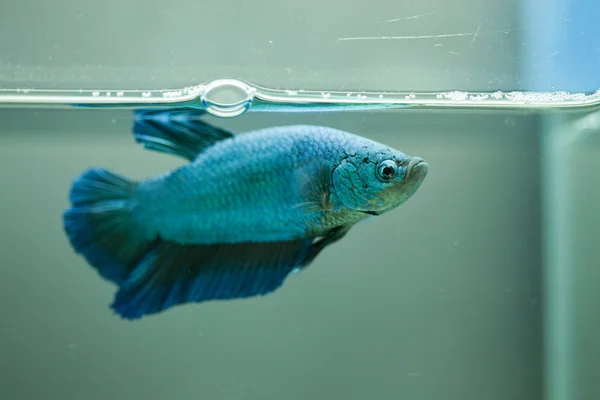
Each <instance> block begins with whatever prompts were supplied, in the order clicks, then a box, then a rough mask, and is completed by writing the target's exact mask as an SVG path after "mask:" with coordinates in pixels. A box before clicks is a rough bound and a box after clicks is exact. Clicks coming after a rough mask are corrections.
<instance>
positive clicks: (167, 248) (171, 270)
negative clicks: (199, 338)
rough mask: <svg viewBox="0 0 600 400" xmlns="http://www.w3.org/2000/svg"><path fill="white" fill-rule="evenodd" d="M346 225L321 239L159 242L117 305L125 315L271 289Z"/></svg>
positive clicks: (137, 268) (123, 288) (122, 288)
mask: <svg viewBox="0 0 600 400" xmlns="http://www.w3.org/2000/svg"><path fill="white" fill-rule="evenodd" d="M348 229H349V228H347V227H340V228H336V229H333V230H332V231H330V232H328V233H327V234H325V235H324V236H322V237H319V238H306V239H298V240H292V241H285V242H266V243H239V244H213V245H182V244H176V243H172V242H165V241H158V242H157V244H156V245H155V246H154V247H153V248H152V249H151V250H150V251H149V252H148V253H147V254H146V255H145V257H144V258H142V259H141V261H140V262H139V263H138V264H137V265H136V266H135V268H133V269H132V270H131V273H130V274H129V276H128V279H127V280H126V281H125V282H124V283H123V284H122V285H121V286H120V289H119V291H118V292H117V294H116V296H115V300H114V302H113V304H112V306H111V307H112V308H113V310H115V311H116V312H117V313H118V314H119V315H121V316H122V317H123V318H125V319H138V318H141V317H143V316H144V315H150V314H156V313H159V312H161V311H164V310H166V309H169V308H171V307H174V306H177V305H181V304H186V303H200V302H205V301H210V300H231V299H241V298H249V297H254V296H260V295H266V294H269V293H271V292H273V291H275V290H276V289H278V288H279V287H280V286H282V285H283V283H284V281H285V279H286V277H287V276H288V275H289V274H290V273H292V272H295V271H297V270H300V269H303V268H305V267H307V266H308V265H309V264H310V263H311V262H313V261H314V259H315V258H316V257H317V255H318V254H319V253H320V252H321V251H322V250H323V249H324V248H325V247H326V246H328V245H330V244H332V243H334V242H336V241H338V240H340V239H341V238H342V237H343V236H344V235H345V234H346V232H347V231H348Z"/></svg>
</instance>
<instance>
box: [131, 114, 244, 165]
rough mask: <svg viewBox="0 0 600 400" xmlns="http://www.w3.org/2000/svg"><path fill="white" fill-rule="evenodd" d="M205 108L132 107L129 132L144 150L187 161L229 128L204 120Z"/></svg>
mask: <svg viewBox="0 0 600 400" xmlns="http://www.w3.org/2000/svg"><path fill="white" fill-rule="evenodd" d="M205 114H206V112H204V111H202V110H195V109H178V110H169V109H167V110H165V109H162V110H136V111H134V117H135V118H134V123H133V134H134V136H135V139H136V142H138V143H141V144H143V145H144V147H145V148H146V149H148V150H153V151H159V152H163V153H169V154H175V155H178V156H180V157H183V158H185V159H187V160H189V161H192V160H194V159H195V158H196V157H197V156H198V154H200V153H202V152H203V151H204V150H205V149H207V148H208V147H210V146H212V145H213V144H215V143H217V142H219V141H221V140H225V139H228V138H231V137H233V136H234V134H233V133H232V132H229V131H227V130H225V129H221V128H217V127H214V126H211V125H209V124H207V123H206V122H204V121H202V120H201V119H200V118H201V117H202V116H203V115H205Z"/></svg>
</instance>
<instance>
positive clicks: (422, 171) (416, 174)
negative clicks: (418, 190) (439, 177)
mask: <svg viewBox="0 0 600 400" xmlns="http://www.w3.org/2000/svg"><path fill="white" fill-rule="evenodd" d="M428 171H429V164H427V161H425V160H424V159H422V158H420V157H412V158H411V160H410V162H409V163H408V167H406V180H407V181H408V180H410V181H421V180H423V178H425V175H427V172H428Z"/></svg>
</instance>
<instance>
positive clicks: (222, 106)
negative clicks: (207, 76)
mask: <svg viewBox="0 0 600 400" xmlns="http://www.w3.org/2000/svg"><path fill="white" fill-rule="evenodd" d="M254 92H255V89H253V88H251V87H250V86H248V85H246V84H245V83H244V82H240V81H238V80H235V79H219V80H216V81H213V82H211V83H209V84H208V85H206V87H205V88H204V92H203V93H202V95H201V96H200V101H201V102H202V106H203V107H204V108H205V109H206V111H208V112H209V113H211V114H212V115H214V116H216V117H221V118H233V117H237V116H240V115H242V114H244V113H245V112H246V111H248V109H249V108H250V106H251V105H252V100H253V99H254Z"/></svg>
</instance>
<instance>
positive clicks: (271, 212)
mask: <svg viewBox="0 0 600 400" xmlns="http://www.w3.org/2000/svg"><path fill="white" fill-rule="evenodd" d="M134 113H135V119H134V124H133V133H134V136H135V138H136V141H137V142H138V143H141V144H143V145H144V146H145V147H146V148H147V149H150V150H154V151H159V152H165V153H171V154H174V155H177V156H180V157H182V158H184V159H186V160H188V161H189V162H188V163H186V164H185V165H183V166H181V167H179V168H177V169H175V170H173V171H171V172H168V173H166V174H163V175H160V176H156V177H153V178H150V179H147V180H144V181H140V182H136V181H134V180H131V179H128V178H125V177H122V176H119V175H117V174H115V173H113V172H110V171H108V170H106V169H103V168H91V169H88V170H87V171H85V172H84V173H83V174H82V175H80V176H79V177H78V178H76V179H75V180H74V182H73V185H72V188H71V191H70V196H69V199H70V202H71V206H70V208H69V209H67V210H66V211H65V213H64V215H63V218H64V229H65V232H66V234H67V236H68V238H69V240H70V243H71V245H72V247H73V248H74V250H75V251H76V252H77V253H79V254H81V255H82V256H83V257H84V258H85V259H86V260H87V262H88V263H89V264H90V265H91V266H93V267H94V268H95V269H96V270H97V272H98V273H99V274H100V275H101V276H102V277H103V278H104V279H106V280H108V281H111V282H113V283H114V284H115V285H116V286H117V287H118V291H117V293H116V295H115V298H114V301H113V303H112V305H111V308H112V309H113V310H114V311H115V312H116V313H117V314H119V315H120V316H121V317H122V318H125V319H129V320H133V319H138V318H141V317H143V316H145V315H151V314H156V313H159V312H161V311H164V310H167V309H169V308H171V307H173V306H176V305H182V304H186V303H198V302H203V301H208V300H225V299H236V298H248V297H253V296H257V295H266V294H268V293H271V292H273V291H274V290H276V289H277V288H279V287H280V286H281V285H282V284H283V282H284V281H285V279H286V277H287V276H288V275H289V274H290V273H291V272H294V271H298V270H301V269H303V268H305V267H306V266H308V265H309V264H310V263H311V262H312V261H313V260H314V259H315V257H316V256H317V255H318V254H319V253H320V252H321V251H322V250H323V249H324V248H325V247H326V246H328V245H330V244H332V243H334V242H336V241H338V240H340V239H341V238H342V237H344V235H346V233H347V232H348V230H349V229H350V228H351V227H352V226H354V225H355V224H356V223H358V222H359V221H361V220H364V219H366V218H369V217H370V216H373V215H381V214H383V213H385V212H387V211H390V210H392V209H394V208H396V207H398V206H399V205H400V204H402V203H404V202H405V201H406V200H407V199H408V198H410V197H411V196H412V195H413V194H414V193H415V191H416V190H417V189H418V187H419V186H420V185H421V183H422V182H423V179H424V178H425V176H426V175H427V172H428V170H429V165H428V164H427V163H426V162H425V161H424V160H423V159H421V158H418V157H409V156H407V155H405V154H403V153H402V152H400V151H397V150H394V149H392V148H389V147H387V146H385V145H383V144H380V143H377V142H374V141H372V140H368V139H366V138H363V137H360V136H357V135H354V134H351V133H348V132H344V131H341V130H337V129H332V128H327V127H322V126H310V125H300V126H282V127H274V128H266V129H260V130H256V131H251V132H248V133H245V134H239V135H238V134H234V133H232V132H230V131H227V130H225V129H221V128H217V127H214V126H211V125H209V124H207V123H206V122H204V121H202V119H201V117H202V116H203V113H202V112H201V111H198V110H138V111H135V112H134Z"/></svg>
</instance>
